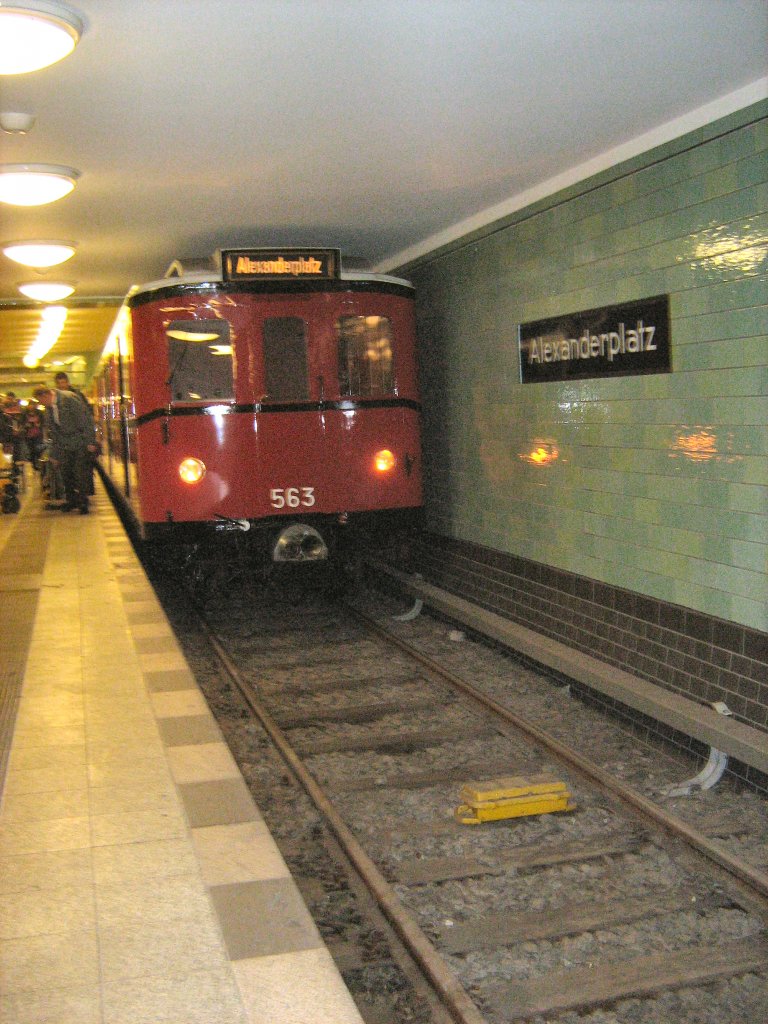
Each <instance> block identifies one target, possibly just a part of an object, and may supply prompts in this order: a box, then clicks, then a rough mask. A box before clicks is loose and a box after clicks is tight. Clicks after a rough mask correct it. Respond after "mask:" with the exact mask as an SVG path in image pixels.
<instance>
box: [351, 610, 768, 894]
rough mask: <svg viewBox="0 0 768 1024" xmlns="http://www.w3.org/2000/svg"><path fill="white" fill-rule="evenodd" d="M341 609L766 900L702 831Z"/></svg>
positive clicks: (748, 871) (746, 869) (745, 869)
mask: <svg viewBox="0 0 768 1024" xmlns="http://www.w3.org/2000/svg"><path fill="white" fill-rule="evenodd" d="M345 607H347V608H348V609H349V611H350V612H351V613H352V614H353V615H354V616H356V617H357V618H358V619H359V620H360V621H362V622H365V623H366V624H367V625H368V626H369V628H371V629H372V630H373V631H374V632H375V633H377V634H378V635H379V636H381V637H383V638H385V639H386V640H388V641H389V642H391V643H394V644H395V645H396V646H397V647H399V648H400V650H402V651H404V652H405V653H406V654H408V655H410V656H411V657H413V658H414V659H415V660H416V661H418V662H419V664H421V665H423V666H424V667H425V668H426V669H428V670H429V671H431V672H434V673H435V674H436V675H438V676H440V677H441V678H442V679H444V680H446V681H447V682H449V683H451V685H453V686H455V687H456V688H457V689H459V690H461V691H462V692H463V693H465V694H466V695H467V696H468V697H471V698H472V699H473V700H475V701H476V702H478V703H479V704H480V705H482V706H483V707H484V708H487V709H488V710H491V711H493V712H495V713H496V714H497V715H499V716H500V717H501V718H503V719H505V720H506V721H507V722H509V723H510V724H511V725H514V726H515V727H516V728H518V729H520V731H521V732H524V733H525V734H526V735H528V736H530V737H531V738H532V739H534V740H535V741H536V742H537V743H539V744H540V745H541V746H543V747H546V749H547V750H549V751H551V752H552V753H553V754H556V755H557V756H558V757H560V758H561V759H562V760H564V761H567V762H568V763H569V764H571V765H573V767H575V768H577V769H578V770H579V771H580V772H582V773H583V774H584V775H586V776H587V777H588V778H590V779H592V780H593V781H594V782H596V783H598V784H599V785H600V786H602V787H603V788H604V789H606V790H608V792H610V793H612V794H614V795H615V796H617V797H618V798H619V799H620V800H622V801H624V802H625V803H627V804H629V805H630V806H631V807H633V808H634V809H635V810H638V811H640V812H641V813H642V814H644V815H645V816H646V817H648V818H651V819H652V820H653V821H654V822H655V823H656V824H657V825H660V826H661V827H662V828H664V829H665V830H666V831H668V832H670V833H672V835H674V836H675V837H676V838H678V839H682V840H684V841H685V842H686V843H688V844H689V845H690V846H692V847H694V849H696V850H698V852H699V853H701V854H703V855H704V856H705V857H707V858H708V859H710V860H712V861H714V862H715V863H717V864H718V865H719V866H720V867H722V868H725V870H726V871H728V872H729V873H730V874H731V875H733V876H734V877H735V878H738V879H739V880H740V881H741V882H744V883H745V884H747V885H748V886H749V887H750V888H751V889H753V890H754V891H755V892H757V893H759V894H760V896H762V897H763V898H768V874H766V873H765V872H763V871H759V870H758V869H757V868H753V867H752V865H751V864H747V863H745V862H744V861H743V860H741V859H739V858H738V857H734V856H732V855H731V854H730V853H728V851H727V850H723V849H721V848H720V847H718V846H717V845H716V844H715V843H713V842H712V841H711V840H710V839H708V838H707V836H705V835H704V834H703V833H702V832H699V831H698V829H695V828H693V827H692V826H690V825H687V824H686V823H685V822H683V821H681V820H680V819H679V818H676V817H675V816H674V815H672V814H670V813H669V812H668V811H665V810H663V809H662V808H661V807H658V806H657V805H656V804H655V803H653V801H652V800H649V799H648V798H647V797H645V796H643V795H642V793H638V792H637V790H635V789H633V788H632V787H631V786H628V785H626V783H623V782H619V781H618V780H617V779H615V778H614V777H613V776H611V775H610V774H609V773H608V772H606V771H605V770H604V769H602V768H599V767H598V766H597V765H595V764H593V763H592V762H591V761H588V760H587V759H586V758H585V757H583V756H582V755H581V754H579V753H578V751H576V750H574V749H573V748H572V747H569V746H568V745H567V744H565V743H561V742H560V740H557V739H555V738H554V737H553V736H550V735H548V734H547V733H546V732H544V731H543V730H542V729H540V728H539V727H538V726H537V725H534V723H533V722H529V721H528V720H527V719H525V718H523V717H522V716H521V715H518V714H516V713H515V712H514V711H510V709H509V708H506V707H504V705H503V704H499V702H498V701H496V700H494V699H493V698H492V697H489V696H488V695H487V694H484V693H483V692H482V690H478V689H477V687H475V686H473V685H472V683H468V682H467V681H466V680H465V679H462V678H461V677H460V676H457V675H455V674H454V673H453V672H451V671H450V670H449V669H447V668H445V667H444V666H442V665H440V664H439V663H438V662H436V661H433V659H432V658H430V657H429V656H428V655H426V654H422V653H421V651H418V650H417V649H416V648H414V647H411V646H410V644H408V643H406V642H405V641H404V640H401V639H400V637H398V636H395V635H394V634H393V633H390V632H389V630H387V629H385V628H384V626H382V625H381V623H379V622H377V621H376V619H374V618H372V617H371V616H370V615H367V614H366V613H365V612H362V611H360V610H359V609H357V608H354V607H353V606H351V605H349V604H345Z"/></svg>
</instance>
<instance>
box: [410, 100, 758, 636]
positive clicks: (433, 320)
mask: <svg viewBox="0 0 768 1024" xmlns="http://www.w3.org/2000/svg"><path fill="white" fill-rule="evenodd" d="M767 158H768V103H761V104H757V105H755V106H753V107H750V108H747V109H745V110H742V111H739V112H738V113H737V114H734V115H731V116H730V117H728V118H726V119H723V120H722V121H718V122H716V123H713V124H711V125H708V126H707V127H706V128H703V129H700V130H698V131H696V132H694V133H691V134H690V135H687V136H685V137H682V138H680V139H677V140H675V141H674V142H672V143H669V144H667V145H665V146H663V147H659V148H658V149H655V150H653V151H651V152H649V153H647V154H644V155H643V156H642V157H639V158H634V159H633V160H631V161H628V162H626V163H624V164H621V165H619V166H617V167H615V168H613V169H611V170H610V171H607V172H604V173H601V174H600V175H598V176H596V177H594V178H592V179H589V180H587V181H584V182H582V183H580V184H579V185H577V186H574V187H572V188H570V189H568V190H567V191H565V192H562V193H560V194H557V195H554V196H552V197H551V198H549V199H547V200H546V201H542V202H540V203H538V204H536V205H535V206H532V207H529V208H527V209H524V210H522V211H520V212H518V213H516V214H514V215H512V216H510V217H509V218H506V219H505V220H504V221H501V222H497V223H496V224H494V225H492V226H491V227H489V228H486V229H484V230H482V231H478V232H475V233H474V234H473V235H471V236H468V237H466V238H464V239H462V240H461V241H460V242H457V243H454V244H452V245H451V246H448V247H445V248H444V249H443V250H441V251H437V252H434V253H431V254H429V255H428V256H427V257H424V258H422V259H421V260H419V261H416V262H415V263H414V264H412V265H410V266H408V267H405V268H401V272H404V273H407V276H409V277H410V279H411V280H413V282H414V283H415V285H416V289H417V296H418V317H419V332H420V336H419V338H420V347H421V389H422V396H423V403H424V410H425V414H424V431H425V452H424V459H425V470H426V502H427V509H428V526H429V529H430V530H431V531H432V532H433V533H434V534H436V535H439V536H441V537H442V538H446V539H451V540H452V541H455V542H457V543H459V544H461V543H463V542H469V543H471V544H474V545H477V546H479V548H482V549H484V550H486V551H493V552H501V553H505V554H507V555H509V556H510V557H511V558H512V559H514V560H515V561H514V566H513V571H514V572H515V573H518V574H519V575H520V576H521V578H522V577H526V576H527V577H530V578H536V577H537V574H538V576H539V577H541V573H545V574H546V570H547V569H548V570H549V571H550V577H551V578H552V579H553V580H554V579H555V576H554V575H553V574H554V573H558V572H559V573H560V576H559V577H557V578H558V579H560V581H561V583H562V586H563V588H564V591H565V592H570V593H573V592H574V590H575V591H576V592H578V591H579V586H580V584H579V581H581V588H582V589H584V588H586V587H588V586H590V585H591V584H590V582H589V581H592V582H593V583H601V584H605V585H606V587H607V588H615V592H616V593H619V592H621V593H623V594H629V595H642V596H643V597H644V598H648V599H650V600H649V602H648V604H649V607H650V606H651V604H652V605H653V608H654V609H656V610H655V611H654V612H653V616H655V621H656V623H657V624H658V622H659V616H660V614H662V613H660V612H659V611H658V609H659V608H664V607H667V606H669V607H670V608H677V609H679V613H678V619H680V621H683V619H684V616H685V614H686V610H688V612H690V613H691V616H692V615H693V613H703V615H704V616H711V617H713V619H715V620H718V621H720V622H723V623H729V624H737V625H739V626H742V627H747V630H748V631H753V630H754V631H766V630H768V602H766V593H768V586H767V584H768V577H767V576H766V567H767V564H768V460H767V456H768V430H767V429H766V426H768V422H767V421H768V402H767V401H766V382H767V381H768V312H767V309H766V305H765V302H766V294H767V288H766V285H767V280H766V279H767V278H768V181H767V180H766V179H767V177H768V159H767ZM656 296H668V303H669V305H668V309H669V339H670V359H671V372H644V373H642V374H640V375H630V376H615V375H610V376H609V375H602V374H600V373H599V372H597V371H596V372H595V375H594V376H589V377H583V378H581V379H571V378H566V379H562V380H533V381H531V382H526V383H522V382H521V357H520V351H519V344H518V330H519V326H520V325H521V324H528V323H530V322H532V321H541V320H545V319H547V318H555V317H561V316H565V315H566V314H571V313H577V312H579V311H584V310H593V309H604V308H606V307H613V306H616V305H617V304H621V303H628V302H632V301H634V300H645V299H648V298H650V297H656ZM628 326H631V325H628ZM538 351H539V356H538V357H539V359H543V358H544V356H543V351H544V350H543V348H540V349H539V350H538ZM574 354H575V355H576V356H577V355H578V352H577V349H576V350H572V351H571V353H570V355H571V357H574ZM551 355H552V353H551V352H550V356H551ZM562 355H563V357H565V356H566V355H568V352H567V349H563V352H562ZM584 362H585V360H582V363H584ZM581 369H582V371H583V372H589V370H588V369H587V368H586V367H585V366H582V367H581ZM542 567H546V568H542ZM573 581H575V582H573ZM555 589H557V587H556V586H555ZM606 592H607V590H606ZM590 593H591V594H592V595H594V593H595V591H594V590H592V591H590ZM609 604H610V605H611V606H612V607H613V606H615V604H616V599H615V598H613V597H612V598H610V600H609ZM556 608H557V604H556V601H555V603H554V604H553V608H552V610H551V612H550V614H552V615H554V616H556V615H557V611H556ZM670 615H671V613H670V612H668V613H667V617H669V616H670ZM662 617H663V615H662ZM527 618H528V619H529V624H531V625H534V626H535V625H536V622H535V614H534V613H533V612H530V611H529V614H528V615H527ZM702 621H703V620H702ZM713 628H716V627H712V626H710V627H708V632H707V636H708V638H709V641H710V643H711V640H712V635H713V634H712V629H713ZM734 635H735V634H734ZM752 642H753V646H754V637H753V638H752ZM739 644H741V648H742V650H741V653H743V644H744V641H743V639H742V640H740V641H738V643H737V647H738V645H739ZM763 653H764V652H763Z"/></svg>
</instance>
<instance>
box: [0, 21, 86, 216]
mask: <svg viewBox="0 0 768 1024" xmlns="http://www.w3.org/2000/svg"><path fill="white" fill-rule="evenodd" d="M0 10H2V7H0ZM79 177H80V171H76V170H75V169H74V168H72V167H58V166H56V165H55V164H0V203H10V205H11V206H44V205H45V204H46V203H53V202H55V200H57V199H61V198H62V197H63V196H66V195H69V193H70V192H71V191H72V189H73V188H74V187H75V182H76V181H77V179H78V178H79Z"/></svg>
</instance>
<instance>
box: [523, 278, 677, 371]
mask: <svg viewBox="0 0 768 1024" xmlns="http://www.w3.org/2000/svg"><path fill="white" fill-rule="evenodd" d="M519 345H520V379H521V381H522V383H523V384H534V383H537V382H540V381H563V380H580V379H584V378H587V377H625V376H629V375H631V374H641V373H669V372H670V371H671V369H672V363H671V354H670V337H669V296H668V295H657V296H655V297H653V298H650V299H638V300H637V301H635V302H624V303H622V304H621V305H619V306H606V307H604V308H602V309H588V310H585V311H583V312H581V313H569V314H567V315H565V316H556V317H551V318H550V319H548V320H534V321H532V322H531V323H527V324H521V325H520V331H519Z"/></svg>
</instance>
